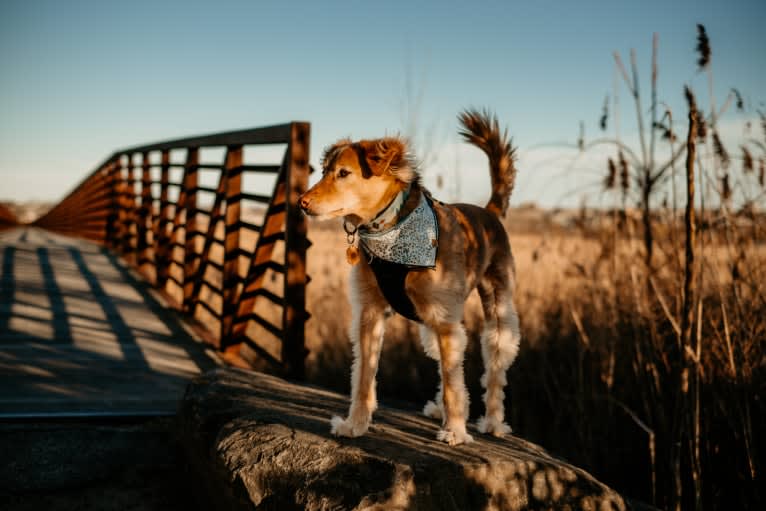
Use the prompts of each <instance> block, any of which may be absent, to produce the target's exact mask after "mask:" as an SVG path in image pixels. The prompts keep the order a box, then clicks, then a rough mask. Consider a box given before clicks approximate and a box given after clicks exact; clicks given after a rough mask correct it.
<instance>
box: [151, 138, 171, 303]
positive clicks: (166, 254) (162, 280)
mask: <svg viewBox="0 0 766 511" xmlns="http://www.w3.org/2000/svg"><path fill="white" fill-rule="evenodd" d="M169 183H170V150H169V149H163V150H162V161H161V163H160V212H159V218H157V221H156V222H155V223H154V267H155V270H156V274H157V280H156V284H155V285H156V286H157V288H159V289H160V290H161V291H165V286H166V285H167V282H168V266H169V264H170V261H169V259H170V251H171V248H170V247H169V244H170V237H169V235H168V224H169V223H171V220H170V202H169V201H168V185H169Z"/></svg>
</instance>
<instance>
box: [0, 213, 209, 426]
mask: <svg viewBox="0 0 766 511" xmlns="http://www.w3.org/2000/svg"><path fill="white" fill-rule="evenodd" d="M0 260H1V261H2V268H1V269H0V382H2V384H1V385H0V418H14V417H18V418H21V417H37V416H39V417H69V416H76V417H90V416H144V415H170V414H173V413H174V412H175V410H176V407H177V403H178V400H179V399H180V397H181V396H182V394H183V392H184V389H185V387H186V384H187V383H188V381H189V379H190V378H191V377H193V376H194V375H196V374H198V373H200V372H201V371H203V370H205V369H208V368H210V367H212V366H214V365H215V364H216V363H217V362H216V361H217V358H216V356H215V354H214V353H213V352H212V351H211V350H210V349H208V348H206V347H205V346H204V345H203V344H201V343H200V342H199V341H198V340H197V339H196V338H195V337H194V335H193V334H191V333H189V332H187V330H186V329H185V328H184V326H183V324H182V322H181V321H180V319H179V318H178V316H177V315H176V313H175V312H174V311H172V310H170V309H167V308H166V307H165V306H164V305H162V304H161V303H160V301H159V300H158V298H157V296H156V294H155V293H154V292H153V291H152V290H151V288H150V287H149V286H148V285H147V284H146V283H144V282H143V281H141V280H140V279H138V278H136V277H135V274H134V273H133V272H131V271H130V270H128V268H127V267H126V266H125V265H124V264H122V262H121V261H119V260H118V259H117V258H116V257H114V256H113V255H111V254H110V253H108V252H107V251H106V250H104V249H102V248H101V247H100V246H98V245H96V244H93V243H90V242H88V241H83V240H78V239H72V238H67V237H64V236H59V235H55V234H52V233H50V232H47V231H43V230H40V229H36V228H19V229H13V230H10V231H4V232H0Z"/></svg>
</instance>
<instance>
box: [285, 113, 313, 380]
mask: <svg viewBox="0 0 766 511" xmlns="http://www.w3.org/2000/svg"><path fill="white" fill-rule="evenodd" d="M310 136H311V131H310V126H309V125H308V124H307V123H293V124H292V129H291V131H290V143H289V145H288V147H287V154H288V156H287V159H288V165H287V176H286V180H287V197H286V201H285V203H286V207H287V223H286V227H285V267H286V269H287V272H286V275H285V279H284V286H285V288H284V307H283V309H282V331H283V337H282V338H283V341H282V362H283V364H284V365H285V372H286V373H287V374H288V375H289V376H290V377H292V378H297V379H303V378H304V376H305V371H304V359H305V358H306V354H307V352H306V348H305V338H304V328H303V327H304V322H305V312H306V249H307V248H308V246H307V239H306V230H307V222H306V217H305V216H304V215H303V214H302V213H301V211H300V208H299V207H298V198H299V197H300V196H301V195H302V194H303V193H305V192H306V188H307V186H308V178H309V141H310Z"/></svg>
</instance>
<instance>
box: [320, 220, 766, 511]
mask: <svg viewBox="0 0 766 511" xmlns="http://www.w3.org/2000/svg"><path fill="white" fill-rule="evenodd" d="M554 216H555V215H553V214H551V213H545V212H540V211H537V210H534V209H532V210H514V211H511V212H510V213H509V215H508V219H509V221H508V225H509V226H511V228H510V229H509V232H510V237H511V243H512V246H513V251H514V256H515V259H516V266H517V274H518V276H519V277H518V281H519V282H518V288H517V290H516V301H517V305H518V309H519V312H520V316H521V322H522V335H523V341H522V352H521V354H520V356H519V360H518V361H517V363H516V364H515V365H514V366H513V367H512V368H511V370H510V373H509V380H510V389H511V391H510V393H509V398H508V403H506V404H507V406H508V407H509V410H510V412H509V413H510V415H511V416H510V420H511V424H512V425H513V426H514V428H515V432H516V433H517V434H520V435H522V436H524V437H526V438H529V439H531V440H533V441H537V442H540V443H541V444H542V445H544V446H545V447H547V448H549V449H551V450H552V451H553V452H556V453H559V454H561V455H564V456H566V457H567V458H569V459H570V460H571V461H573V462H575V463H578V464H580V465H582V466H585V467H586V468H588V469H590V470H592V471H594V473H595V474H596V475H597V476H599V477H601V478H603V479H604V480H605V481H607V482H609V483H611V484H613V485H614V486H615V487H616V488H618V489H621V490H622V491H624V492H626V493H627V494H628V495H633V496H637V497H639V498H642V499H644V500H646V501H653V500H654V501H655V502H656V503H657V504H658V505H660V506H665V505H667V503H668V497H667V494H668V492H669V491H670V490H669V488H668V484H667V479H668V478H669V477H671V473H670V468H669V467H666V466H664V465H663V463H666V461H667V453H668V452H669V450H670V448H671V446H670V445H669V442H670V439H671V438H672V428H673V425H672V424H671V422H672V421H671V420H670V417H671V416H672V413H671V412H672V410H671V409H672V407H673V406H674V405H673V403H674V399H675V397H674V396H675V393H674V390H673V389H674V388H675V386H674V385H675V383H676V382H675V381H674V380H673V378H674V374H675V372H674V369H675V368H676V364H677V361H676V360H675V359H674V356H675V354H674V346H676V344H677V337H678V334H677V332H676V331H677V328H678V327H677V325H678V324H680V313H681V304H682V296H681V295H682V293H681V291H680V289H682V282H683V281H682V277H683V273H682V270H681V268H682V267H683V266H682V259H683V254H682V252H681V250H680V247H682V244H678V243H676V244H674V243H672V242H671V240H673V239H676V240H682V239H683V238H682V235H681V234H680V233H681V227H680V224H679V225H677V226H675V227H672V226H671V224H669V223H668V222H667V219H666V221H665V222H661V223H659V225H658V226H657V227H658V229H657V232H658V237H657V243H658V247H657V248H658V256H657V261H656V266H655V268H657V269H656V271H655V273H654V275H653V276H652V278H651V279H649V278H648V275H647V274H646V272H645V270H644V266H643V262H642V260H643V255H642V253H641V246H642V243H641V240H640V239H638V238H637V237H629V236H627V235H625V234H623V233H622V232H620V231H619V230H617V229H616V228H615V227H616V225H617V224H616V223H613V222H612V217H611V216H610V215H604V214H600V215H593V216H592V217H591V218H590V219H586V220H587V221H585V222H583V219H582V218H577V216H576V215H572V214H570V215H568V220H567V219H566V217H567V215H563V216H564V217H565V220H564V222H563V226H562V222H561V221H559V222H558V223H553V222H552V221H551V218H552V217H554ZM558 217H559V220H561V217H562V214H561V213H559V215H558ZM520 219H523V220H521V221H520ZM567 225H569V226H570V227H567ZM576 225H580V226H582V225H589V226H591V227H585V228H583V227H575V226H576ZM743 225H744V226H742V227H737V228H734V227H731V225H730V228H724V227H720V228H717V229H715V230H713V229H708V230H703V232H702V233H701V237H702V249H701V251H700V255H699V256H698V257H699V259H701V260H702V266H701V276H700V283H699V294H700V296H701V303H702V316H701V319H702V321H701V323H700V325H701V329H700V331H699V334H700V337H699V339H700V341H701V342H700V344H699V353H698V355H699V360H700V364H699V366H698V367H699V368H700V370H701V382H702V383H701V392H700V399H701V400H702V407H701V409H702V417H701V418H700V420H701V424H702V429H703V431H702V434H703V436H704V441H703V445H702V449H703V450H704V452H703V453H702V460H703V464H704V467H703V473H705V476H706V477H705V481H706V489H705V499H706V500H707V501H708V502H712V503H717V505H723V503H724V502H728V503H730V504H731V505H732V506H734V507H733V508H737V507H742V508H744V507H748V504H749V503H750V502H753V501H760V499H762V496H761V494H760V493H759V492H760V491H761V490H760V489H759V488H758V487H757V486H756V484H755V480H756V479H755V476H756V474H757V473H758V472H757V469H759V468H760V467H759V466H758V465H757V464H758V462H759V460H760V459H761V458H762V453H761V451H760V450H759V448H758V447H759V445H760V440H759V439H757V438H756V437H755V436H754V431H757V430H758V429H757V427H756V425H758V424H761V425H762V424H763V422H762V421H763V418H764V413H763V412H764V408H763V404H762V402H761V401H760V400H759V391H760V393H761V394H762V391H763V387H764V386H763V382H764V380H763V369H764V351H763V347H764V340H765V339H766V300H765V299H764V297H766V245H764V243H763V241H764V239H765V238H766V236H764V231H763V226H764V222H763V219H760V220H757V221H755V222H745V224H743ZM593 226H595V227H593ZM626 230H632V229H630V228H629V229H626ZM309 233H310V237H311V239H312V241H313V242H314V246H313V247H312V249H311V251H310V253H309V254H310V255H309V260H308V264H309V268H308V269H309V274H310V275H312V278H313V281H312V282H311V284H310V285H309V286H308V294H307V299H308V308H309V311H310V312H311V314H312V319H311V320H310V321H309V322H308V324H307V325H306V326H307V331H306V339H307V344H308V346H307V347H308V348H309V350H310V355H309V357H308V359H307V375H308V377H309V379H310V380H311V381H312V382H314V383H318V384H320V385H324V386H328V387H332V388H335V389H338V390H341V391H344V392H347V391H348V387H349V370H350V357H351V353H350V351H351V350H350V345H349V342H348V336H347V327H348V324H349V322H350V306H349V303H348V298H347V294H346V290H347V278H348V272H349V266H348V265H347V264H346V263H345V260H344V257H343V252H344V249H345V240H344V236H343V234H342V230H341V228H340V226H339V224H336V223H334V222H330V223H324V224H320V223H314V224H312V225H311V226H310V230H309ZM674 233H678V234H674ZM482 321H483V319H482V314H481V310H480V307H479V303H478V299H477V297H476V296H471V297H470V299H469V302H468V307H467V314H466V319H465V323H466V327H467V329H468V331H469V335H470V338H471V342H470V344H469V353H468V356H467V359H466V374H467V379H468V384H469V390H470V391H471V395H472V397H473V400H472V405H471V416H472V418H474V419H475V418H476V417H477V416H478V415H479V413H480V408H481V399H480V396H481V392H480V389H479V386H478V379H479V375H480V371H481V362H480V354H479V350H478V332H479V331H480V328H481V324H482ZM386 326H387V330H386V336H385V343H384V349H383V354H382V362H381V366H380V373H379V378H378V381H379V383H378V389H379V393H380V396H381V399H382V402H383V403H384V404H385V403H386V401H387V400H389V402H391V401H394V402H396V401H402V400H404V401H409V402H414V404H416V405H422V404H423V402H425V400H427V399H430V398H432V397H433V394H434V392H435V391H436V384H437V373H436V366H435V364H434V363H433V361H430V360H429V359H427V358H426V357H425V355H424V354H423V353H422V349H421V347H420V344H419V342H418V340H417V329H416V328H415V326H414V324H412V323H410V322H407V321H406V320H404V319H403V318H401V317H398V316H393V317H391V318H390V319H388V321H387V325H386ZM692 355H693V356H697V354H692ZM652 458H654V460H653V461H652ZM687 483H688V484H687ZM685 484H687V485H689V484H691V483H690V482H685ZM689 488H691V487H689ZM689 491H691V490H690V489H686V492H685V494H686V495H688V492H689ZM653 495H654V496H653Z"/></svg>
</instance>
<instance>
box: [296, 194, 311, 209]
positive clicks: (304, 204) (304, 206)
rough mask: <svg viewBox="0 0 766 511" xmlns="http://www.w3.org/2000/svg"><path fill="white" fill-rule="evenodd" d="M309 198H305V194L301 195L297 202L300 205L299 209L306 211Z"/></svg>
mask: <svg viewBox="0 0 766 511" xmlns="http://www.w3.org/2000/svg"><path fill="white" fill-rule="evenodd" d="M309 202H310V201H309V200H308V199H307V198H306V196H305V195H301V198H300V199H298V204H299V205H300V207H301V209H302V210H303V211H307V210H308V208H309Z"/></svg>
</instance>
